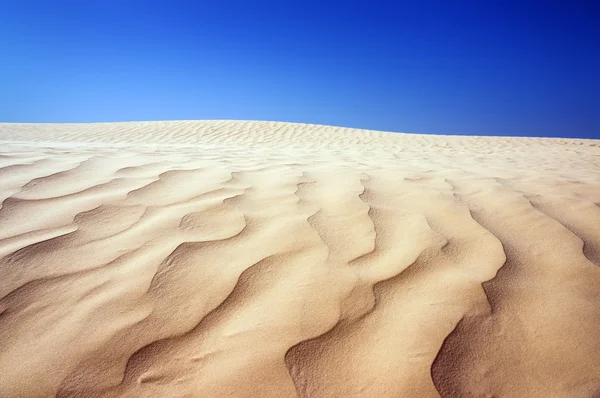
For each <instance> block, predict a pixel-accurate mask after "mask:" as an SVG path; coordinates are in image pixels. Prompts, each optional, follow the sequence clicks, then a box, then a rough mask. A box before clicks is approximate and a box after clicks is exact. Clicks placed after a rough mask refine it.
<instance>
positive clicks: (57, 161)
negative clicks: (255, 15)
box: [0, 121, 600, 397]
mask: <svg viewBox="0 0 600 398" xmlns="http://www.w3.org/2000/svg"><path fill="white" fill-rule="evenodd" d="M0 141H1V148H2V149H1V150H0V199H1V201H2V205H1V208H0V395H1V396H3V397H53V396H58V397H120V396H124V397H225V396H240V397H296V396H297V397H430V396H431V397H436V396H443V397H594V396H600V141H596V140H570V139H541V138H500V137H459V136H455V137H451V136H428V135H415V134H393V133H384V132H376V131H366V130H353V129H344V128H336V127H327V126H317V125H304V124H292V123H274V122H242V121H201V122H193V121H184V122H145V123H141V122H140V123H137V122H136V123H101V124H0Z"/></svg>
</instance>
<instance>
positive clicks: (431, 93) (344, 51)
mask: <svg viewBox="0 0 600 398" xmlns="http://www.w3.org/2000/svg"><path fill="white" fill-rule="evenodd" d="M167 119H244V120H246V119H248V120H276V121H293V122H305V123H319V124H330V125H339V126H346V127H360V128H371V129H377V130H388V131H406V132H415V133H443V134H477V135H521V136H525V135H531V136H561V137H590V138H591V137H596V138H600V1H597V0H590V1H581V0H565V1H561V2H557V1H553V0H546V1H530V0H522V1H492V0H489V1H488V0H476V1H459V0H441V1H431V0H411V1H377V0H371V1H352V0H346V1H327V0H321V1H312V0H277V1H252V0H245V1H233V0H214V1H212V0H211V1H202V0H196V1H182V0H170V1H152V0H144V1H137V0H130V1H128V0H54V1H41V0H40V1H31V0H0V121H3V122H84V121H130V120H167Z"/></svg>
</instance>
